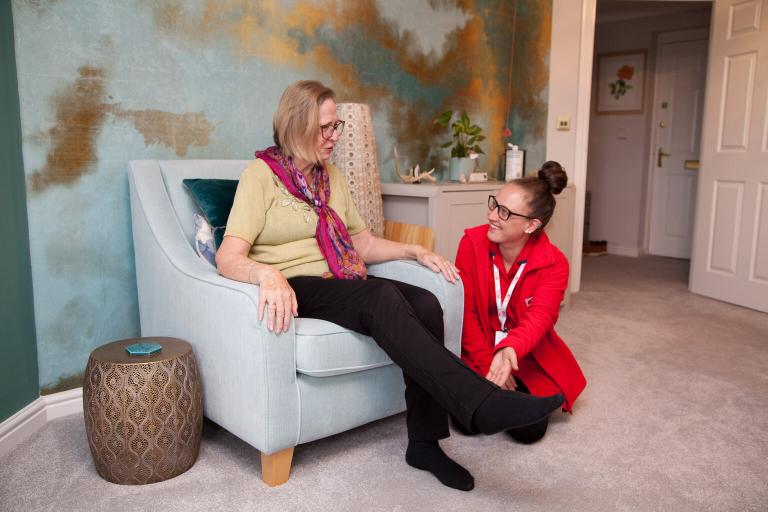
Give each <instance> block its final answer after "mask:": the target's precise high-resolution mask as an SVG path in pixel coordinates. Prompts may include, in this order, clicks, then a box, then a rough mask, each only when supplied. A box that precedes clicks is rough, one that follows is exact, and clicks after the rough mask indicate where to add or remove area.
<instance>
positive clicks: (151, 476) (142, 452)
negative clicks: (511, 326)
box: [83, 338, 203, 485]
mask: <svg viewBox="0 0 768 512" xmlns="http://www.w3.org/2000/svg"><path fill="white" fill-rule="evenodd" d="M139 342H141V343H157V344H159V345H161V346H162V347H163V348H162V351H160V352H158V353H156V354H152V355H148V356H147V355H141V356H134V355H129V354H128V353H127V352H126V351H125V347H126V346H128V345H132V344H134V343H139ZM83 412H84V415H85V431H86V433H87V435H88V445H89V447H90V449H91V455H93V460H94V462H95V463H96V471H98V473H99V475H101V477H102V478H104V479H105V480H108V481H110V482H114V483H117V484H129V485H135V484H150V483H155V482H161V481H163V480H167V479H169V478H173V477H175V476H178V475H180V474H181V473H183V472H185V471H186V470H188V469H189V468H190V467H192V464H194V463H195V460H197V454H198V451H199V449H200V436H201V433H202V427H203V395H202V391H201V389H200V384H199V380H198V376H197V363H196V361H195V355H194V353H193V352H192V347H191V346H190V345H189V343H187V342H185V341H182V340H178V339H175V338H139V339H127V340H121V341H115V342H113V343H108V344H106V345H103V346H101V347H99V348H97V349H95V350H94V351H93V352H92V353H91V356H90V358H89V359H88V366H87V367H86V370H85V380H84V383H83Z"/></svg>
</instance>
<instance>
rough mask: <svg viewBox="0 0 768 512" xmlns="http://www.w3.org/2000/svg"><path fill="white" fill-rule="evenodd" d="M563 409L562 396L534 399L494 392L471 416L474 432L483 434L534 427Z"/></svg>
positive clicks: (525, 395) (507, 392) (501, 391)
mask: <svg viewBox="0 0 768 512" xmlns="http://www.w3.org/2000/svg"><path fill="white" fill-rule="evenodd" d="M561 405H563V395H561V394H557V395H552V396H545V397H536V396H531V395H527V394H524V393H518V392H517V391H506V390H503V389H495V390H493V391H492V392H491V394H490V395H488V398H486V399H485V401H484V402H483V403H482V404H480V407H478V408H477V410H476V411H475V414H474V415H473V416H472V426H473V429H475V430H479V431H480V432H482V433H483V434H495V433H496V432H501V431H502V430H507V429H510V428H516V427H525V426H527V425H532V424H534V423H537V422H539V421H541V420H543V419H544V418H546V417H547V416H549V413H551V412H552V411H554V410H556V409H557V408H558V407H560V406H561Z"/></svg>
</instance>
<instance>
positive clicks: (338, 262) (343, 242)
mask: <svg viewBox="0 0 768 512" xmlns="http://www.w3.org/2000/svg"><path fill="white" fill-rule="evenodd" d="M256 158H261V159H262V160H264V161H265V162H266V163H267V165H269V168H270V169H272V172H274V173H275V176H277V177H278V178H279V179H280V181H281V182H283V185H285V188H286V189H288V192H290V193H291V194H292V195H293V196H295V197H296V198H297V199H300V200H302V201H304V202H306V203H307V204H309V205H310V206H311V207H312V208H313V209H314V210H315V213H317V217H318V222H317V231H316V233H315V239H316V240H317V245H319V246H320V252H321V253H322V254H323V256H325V259H326V261H327V262H328V268H330V269H331V274H332V275H324V276H323V277H336V278H338V279H365V276H366V269H365V262H364V261H363V259H362V258H361V257H360V255H359V254H357V251H355V247H354V246H353V245H352V239H351V238H350V237H349V233H348V232H347V227H346V226H345V225H344V222H342V220H341V219H340V218H339V216H338V215H337V214H336V212H335V211H333V208H331V207H330V206H328V202H329V201H330V200H331V184H330V181H329V178H328V171H327V170H326V169H325V167H323V166H322V165H315V167H314V168H313V169H312V172H311V176H312V184H311V185H310V184H309V183H307V179H306V177H305V176H304V174H303V173H302V172H301V171H300V170H298V169H297V168H296V166H295V165H293V159H292V158H290V157H288V156H286V155H285V154H284V153H283V151H282V150H281V149H280V148H279V147H277V146H272V147H269V148H267V149H265V150H264V151H257V152H256Z"/></svg>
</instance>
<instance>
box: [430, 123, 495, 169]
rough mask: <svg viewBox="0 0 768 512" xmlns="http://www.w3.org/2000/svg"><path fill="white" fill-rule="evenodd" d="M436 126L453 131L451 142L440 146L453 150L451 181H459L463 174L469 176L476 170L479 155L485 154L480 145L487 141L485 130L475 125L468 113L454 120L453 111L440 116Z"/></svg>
mask: <svg viewBox="0 0 768 512" xmlns="http://www.w3.org/2000/svg"><path fill="white" fill-rule="evenodd" d="M435 124H438V125H440V126H442V127H444V128H450V130H451V140H449V141H447V142H445V143H443V144H442V145H441V146H440V147H443V148H448V147H450V148H451V161H450V166H449V169H450V171H449V174H450V179H452V180H458V179H459V177H460V176H461V175H462V174H463V175H465V176H466V175H468V174H469V173H470V172H472V171H473V170H474V168H475V165H476V160H475V159H476V158H477V155H478V154H482V153H484V151H483V149H482V148H481V147H480V146H479V144H478V143H479V142H481V141H483V140H485V136H484V135H483V129H482V128H480V127H479V126H478V125H476V124H473V123H472V121H471V120H470V119H469V116H468V115H467V113H466V112H462V113H461V114H459V115H457V116H456V118H455V119H454V111H453V110H446V111H445V112H443V113H442V114H440V115H439V116H438V117H437V119H435Z"/></svg>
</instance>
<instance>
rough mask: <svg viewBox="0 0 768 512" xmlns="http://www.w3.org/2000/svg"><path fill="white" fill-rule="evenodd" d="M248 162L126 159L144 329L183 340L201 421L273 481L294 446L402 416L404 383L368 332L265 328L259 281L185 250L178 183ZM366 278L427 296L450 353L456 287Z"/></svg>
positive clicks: (392, 273)
mask: <svg viewBox="0 0 768 512" xmlns="http://www.w3.org/2000/svg"><path fill="white" fill-rule="evenodd" d="M374 154H375V153H374ZM248 163H249V162H247V161H238V160H168V161H158V160H135V161H132V162H130V163H129V182H130V193H131V217H132V228H133V244H134V251H135V260H136V280H137V286H138V298H139V313H140V319H141V333H142V335H143V336H172V337H177V338H182V339H184V340H187V341H188V342H189V343H190V344H191V345H192V346H193V348H194V351H195V354H196V356H197V360H198V366H199V373H200V377H201V381H202V387H203V394H204V412H205V416H207V417H208V418H209V419H211V420H212V421H214V422H216V423H217V424H219V425H221V426H222V427H224V428H225V429H227V430H228V431H230V432H231V433H233V434H234V435H236V436H238V437H239V438H241V439H242V440H244V441H245V442H247V443H248V444H250V445H251V446H253V447H255V448H256V449H258V450H259V451H260V452H261V470H262V479H263V480H264V481H265V482H266V483H267V484H268V485H279V484H281V483H284V482H285V481H287V479H288V476H289V472H290V465H291V460H292V455H293V449H294V447H295V446H297V445H299V444H302V443H306V442H309V441H314V440H316V439H320V438H323V437H326V436H330V435H333V434H337V433H339V432H344V431H346V430H349V429H352V428H355V427H357V426H359V425H363V424H365V423H368V422H370V421H374V420H377V419H380V418H384V417H387V416H390V415H392V414H395V413H398V412H401V411H403V410H404V409H405V401H404V397H403V392H404V385H403V381H402V375H401V371H400V369H399V368H398V367H397V366H395V365H394V364H393V363H392V362H391V361H390V359H389V358H388V357H387V355H386V354H385V353H384V352H383V351H382V350H381V349H380V348H379V347H378V346H377V345H376V343H375V342H374V341H373V340H372V339H371V338H369V337H367V336H363V335H361V334H358V333H355V332H351V331H349V330H347V329H344V328H342V327H340V326H338V325H335V324H333V323H330V322H326V321H323V320H317V319H311V318H296V319H295V320H294V321H293V322H292V323H291V326H290V329H289V331H288V332H286V333H282V334H280V335H276V334H274V333H272V332H271V331H269V330H268V329H267V328H266V324H265V322H259V321H258V315H257V313H258V311H257V305H258V302H259V287H258V286H255V285H252V284H247V283H242V282H238V281H233V280H230V279H226V278H224V277H222V276H220V275H219V274H218V273H217V272H216V270H215V269H214V268H212V267H211V266H210V265H209V264H207V263H206V262H204V261H203V260H201V259H200V258H199V257H198V256H197V255H196V254H195V251H194V249H193V243H194V232H195V226H194V219H193V217H194V214H195V213H196V212H197V211H198V210H197V207H196V205H195V203H194V202H193V200H192V199H191V197H190V195H189V194H188V192H187V190H186V189H185V187H184V185H183V183H182V180H184V179H185V178H224V179H237V178H238V177H239V176H240V173H241V172H242V171H243V169H245V167H246V166H247V165H248ZM369 273H370V274H371V275H376V276H381V277H387V278H391V279H399V280H401V281H407V282H409V283H412V284H414V285H417V286H421V287H423V288H426V289H428V290H430V291H431V292H432V293H434V294H435V296H436V297H437V298H438V300H439V301H440V304H441V305H442V307H443V321H444V324H445V336H446V345H447V346H448V348H449V349H450V350H452V351H454V352H455V353H458V352H459V345H460V336H461V322H462V308H463V290H462V287H461V284H460V283H459V284H456V285H451V284H450V283H448V282H446V281H445V280H444V279H443V278H442V277H441V276H440V275H439V274H435V273H433V272H432V271H430V270H428V269H426V268H424V267H422V266H420V265H418V264H416V263H415V262H408V261H392V262H387V263H383V264H376V265H371V266H370V267H369Z"/></svg>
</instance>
